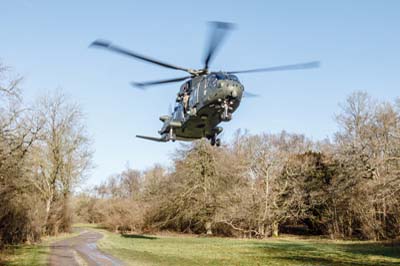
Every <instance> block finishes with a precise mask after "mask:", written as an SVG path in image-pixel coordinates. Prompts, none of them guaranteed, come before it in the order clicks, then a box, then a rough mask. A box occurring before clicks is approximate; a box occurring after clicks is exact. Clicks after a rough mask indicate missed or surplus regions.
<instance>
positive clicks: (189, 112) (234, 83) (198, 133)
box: [90, 22, 319, 146]
mask: <svg viewBox="0 0 400 266" xmlns="http://www.w3.org/2000/svg"><path fill="white" fill-rule="evenodd" d="M210 26H211V31H210V38H209V42H208V47H207V50H206V53H205V56H204V58H203V68H200V69H191V68H184V67H180V66H175V65H172V64H169V63H165V62H162V61H159V60H156V59H153V58H150V57H147V56H144V55H141V54H138V53H136V52H132V51H130V50H127V49H125V48H122V47H119V46H117V45H114V44H112V43H111V42H108V41H104V40H96V41H94V42H93V43H92V44H91V45H90V46H91V47H98V48H104V49H107V50H110V51H113V52H116V53H119V54H123V55H126V56H129V57H133V58H135V59H138V60H141V61H145V62H148V63H152V64H155V65H159V66H162V67H165V68H170V69H174V70H180V71H185V72H187V73H189V75H187V76H184V77H179V78H173V79H165V80H157V81H149V82H140V83H139V82H132V85H133V86H136V87H138V88H140V89H145V88H146V87H148V86H153V85H160V84H167V83H175V82H182V81H185V82H184V83H183V84H182V85H181V87H180V90H179V92H178V94H177V97H176V104H175V107H174V110H173V112H172V113H171V114H170V115H163V116H161V117H160V120H161V121H162V122H163V126H162V128H161V129H160V130H159V131H158V133H159V134H160V137H149V136H142V135H136V137H138V138H142V139H147V140H152V141H158V142H168V141H175V140H182V141H192V140H196V139H201V138H204V137H205V138H207V139H209V140H210V143H211V145H213V146H214V145H216V146H220V144H221V140H220V139H219V138H218V135H219V134H220V133H221V132H222V127H220V126H218V125H219V124H220V123H221V122H222V121H225V122H226V121H230V120H231V119H232V113H233V112H235V110H236V109H237V108H238V107H239V104H240V102H241V100H242V97H243V96H244V97H257V95H255V94H252V93H248V92H245V91H244V86H243V84H241V83H240V81H239V79H238V77H237V76H236V75H235V74H244V73H254V72H269V71H282V70H299V69H309V68H316V67H319V62H318V61H312V62H307V63H301V64H293V65H283V66H275V67H268V68H257V69H250V70H239V71H218V72H214V71H210V70H209V66H210V63H211V61H212V59H213V58H214V56H215V53H216V51H217V50H218V48H219V47H220V44H221V43H222V42H223V40H224V39H225V37H226V35H227V33H228V32H229V31H230V30H231V29H233V28H234V24H232V23H226V22H210Z"/></svg>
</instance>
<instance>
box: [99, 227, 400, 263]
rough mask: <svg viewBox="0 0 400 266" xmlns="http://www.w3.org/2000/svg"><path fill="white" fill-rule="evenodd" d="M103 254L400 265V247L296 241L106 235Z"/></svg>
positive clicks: (135, 259)
mask: <svg viewBox="0 0 400 266" xmlns="http://www.w3.org/2000/svg"><path fill="white" fill-rule="evenodd" d="M101 232H102V233H104V234H105V237H104V238H103V239H101V240H100V241H99V248H100V249H101V250H103V251H105V252H107V253H109V254H112V255H114V256H116V257H118V258H120V259H122V260H123V261H125V262H126V263H127V264H128V265H343V266H346V265H367V266H368V265H371V266H372V265H374V266H375V265H388V266H389V265H400V247H399V246H398V245H397V246H395V245H384V244H382V243H373V242H361V241H329V240H302V239H296V238H284V239H270V240H245V239H231V238H204V237H164V236H145V235H128V236H121V235H118V234H113V233H109V232H106V231H103V230H101Z"/></svg>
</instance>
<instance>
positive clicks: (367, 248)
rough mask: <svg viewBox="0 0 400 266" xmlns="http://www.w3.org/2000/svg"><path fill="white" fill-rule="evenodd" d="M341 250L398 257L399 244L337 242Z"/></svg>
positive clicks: (399, 254) (399, 251)
mask: <svg viewBox="0 0 400 266" xmlns="http://www.w3.org/2000/svg"><path fill="white" fill-rule="evenodd" d="M338 246H341V248H343V250H345V251H346V252H349V253H353V254H359V255H372V256H383V257H391V258H394V259H400V245H398V244H397V245H388V244H385V243H354V244H338Z"/></svg>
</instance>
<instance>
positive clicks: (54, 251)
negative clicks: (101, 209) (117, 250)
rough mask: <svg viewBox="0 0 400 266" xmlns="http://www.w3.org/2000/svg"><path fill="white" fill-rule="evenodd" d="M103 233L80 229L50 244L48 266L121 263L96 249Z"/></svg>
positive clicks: (117, 265)
mask: <svg viewBox="0 0 400 266" xmlns="http://www.w3.org/2000/svg"><path fill="white" fill-rule="evenodd" d="M102 237H103V235H102V234H100V233H98V232H93V231H82V232H81V234H80V235H78V236H76V237H73V238H69V239H65V240H61V241H57V242H55V243H53V244H52V245H51V255H50V266H64V265H65V266H67V265H68V266H83V265H87V266H95V265H105V266H119V265H123V263H122V262H121V261H120V260H118V259H116V258H114V257H112V256H110V255H107V254H104V253H103V252H101V251H100V250H99V249H97V245H96V242H97V240H99V239H100V238H102Z"/></svg>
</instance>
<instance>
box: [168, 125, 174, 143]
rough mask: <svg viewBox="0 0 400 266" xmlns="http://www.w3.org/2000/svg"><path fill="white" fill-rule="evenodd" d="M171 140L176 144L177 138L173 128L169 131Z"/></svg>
mask: <svg viewBox="0 0 400 266" xmlns="http://www.w3.org/2000/svg"><path fill="white" fill-rule="evenodd" d="M169 139H170V140H172V142H175V140H176V136H175V134H174V130H173V128H172V127H171V128H170V129H169Z"/></svg>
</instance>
